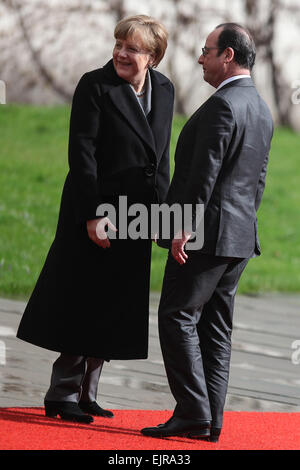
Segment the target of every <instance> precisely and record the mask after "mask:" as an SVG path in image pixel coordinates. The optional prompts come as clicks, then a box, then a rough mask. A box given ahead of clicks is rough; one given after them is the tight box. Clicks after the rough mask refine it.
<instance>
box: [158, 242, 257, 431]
mask: <svg viewBox="0 0 300 470" xmlns="http://www.w3.org/2000/svg"><path fill="white" fill-rule="evenodd" d="M187 253H188V256H189V258H188V260H187V262H186V264H184V265H180V264H179V263H178V262H177V261H175V259H174V258H173V256H172V254H171V253H170V252H169V257H168V260H167V264H166V269H165V275H164V281H163V288H162V293H161V300H160V305H159V313H158V318H159V335H160V342H161V348H162V354H163V358H164V363H165V368H166V373H167V377H168V381H169V386H170V389H171V392H172V394H173V396H174V398H175V400H176V403H177V404H176V407H175V410H174V415H175V416H180V417H183V418H191V419H199V420H201V419H203V420H211V421H212V425H213V426H215V427H222V420H223V409H224V404H225V398H226V393H227V386H228V379H229V367H230V356H231V333H232V317H233V308H234V298H235V294H236V291H237V287H238V281H239V279H240V276H241V274H242V271H243V270H244V268H245V267H246V264H247V262H248V259H245V258H229V257H220V256H213V255H208V254H203V253H201V252H199V251H198V252H197V251H188V252H187Z"/></svg>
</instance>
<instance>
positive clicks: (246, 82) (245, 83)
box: [217, 75, 255, 91]
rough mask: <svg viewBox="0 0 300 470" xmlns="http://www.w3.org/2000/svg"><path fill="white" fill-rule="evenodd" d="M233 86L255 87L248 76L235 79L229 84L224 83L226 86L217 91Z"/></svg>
mask: <svg viewBox="0 0 300 470" xmlns="http://www.w3.org/2000/svg"><path fill="white" fill-rule="evenodd" d="M233 86H250V87H255V85H254V83H253V81H252V78H251V77H250V75H249V78H248V77H243V78H237V79H236V80H232V81H231V82H229V83H226V85H224V86H222V88H220V89H219V90H217V91H221V90H225V88H230V87H233Z"/></svg>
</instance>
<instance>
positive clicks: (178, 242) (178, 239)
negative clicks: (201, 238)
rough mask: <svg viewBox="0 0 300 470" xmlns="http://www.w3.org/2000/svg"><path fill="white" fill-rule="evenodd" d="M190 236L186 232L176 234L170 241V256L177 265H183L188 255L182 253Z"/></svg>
mask: <svg viewBox="0 0 300 470" xmlns="http://www.w3.org/2000/svg"><path fill="white" fill-rule="evenodd" d="M191 236H192V234H191V233H188V232H177V233H176V235H175V237H174V238H173V240H172V249H171V252H172V255H173V257H174V258H175V259H176V261H177V262H178V263H179V264H185V263H186V260H187V259H188V255H187V254H186V252H185V251H184V247H185V244H186V243H187V242H188V241H189V239H190V238H191Z"/></svg>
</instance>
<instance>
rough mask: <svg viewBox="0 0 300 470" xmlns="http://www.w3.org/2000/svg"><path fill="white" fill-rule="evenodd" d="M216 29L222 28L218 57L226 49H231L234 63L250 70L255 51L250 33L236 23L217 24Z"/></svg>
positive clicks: (253, 61)
mask: <svg viewBox="0 0 300 470" xmlns="http://www.w3.org/2000/svg"><path fill="white" fill-rule="evenodd" d="M218 28H223V31H221V33H220V36H219V39H218V48H219V55H220V54H222V52H224V51H225V49H226V48H227V47H231V48H232V49H233V50H234V60H235V62H236V63H237V64H238V65H240V66H241V67H244V68H246V69H249V70H252V68H253V65H254V63H255V56H256V49H255V44H254V41H253V38H252V36H251V34H250V32H249V31H248V30H247V29H246V28H244V27H243V26H240V25H239V24H236V23H223V24H219V25H218V26H217V27H216V29H218Z"/></svg>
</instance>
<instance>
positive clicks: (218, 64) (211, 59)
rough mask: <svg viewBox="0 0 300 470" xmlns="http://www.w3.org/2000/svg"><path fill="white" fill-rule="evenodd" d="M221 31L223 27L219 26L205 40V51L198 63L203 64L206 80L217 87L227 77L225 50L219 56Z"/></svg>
mask: <svg viewBox="0 0 300 470" xmlns="http://www.w3.org/2000/svg"><path fill="white" fill-rule="evenodd" d="M221 32H222V28H218V29H215V30H214V31H213V32H212V33H210V35H209V36H208V37H207V39H206V42H205V46H204V49H205V53H204V54H203V53H202V54H201V56H200V57H199V59H198V63H199V64H200V65H202V66H203V78H204V80H205V81H206V82H208V83H209V84H210V85H212V86H213V87H215V88H217V87H218V86H219V85H220V83H222V81H223V80H224V79H225V63H224V55H225V52H223V53H222V54H220V55H219V56H218V52H219V51H218V38H219V35H220V33H221Z"/></svg>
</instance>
